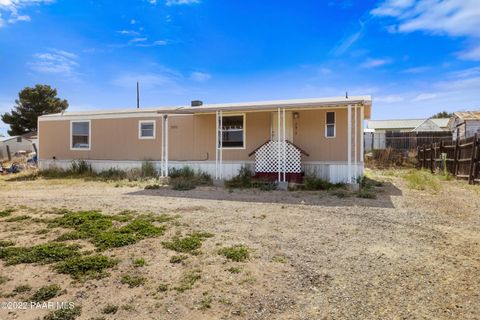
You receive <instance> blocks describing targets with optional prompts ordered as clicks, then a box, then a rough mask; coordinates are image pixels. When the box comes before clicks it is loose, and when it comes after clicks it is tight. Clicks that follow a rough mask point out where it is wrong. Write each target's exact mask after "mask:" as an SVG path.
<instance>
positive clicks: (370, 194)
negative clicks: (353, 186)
mask: <svg viewBox="0 0 480 320" xmlns="http://www.w3.org/2000/svg"><path fill="white" fill-rule="evenodd" d="M357 197H359V198H363V199H376V198H377V195H376V194H375V192H374V191H373V190H371V189H369V188H365V189H360V191H359V192H358V194H357Z"/></svg>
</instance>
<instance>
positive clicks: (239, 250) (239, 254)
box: [218, 245, 250, 262]
mask: <svg viewBox="0 0 480 320" xmlns="http://www.w3.org/2000/svg"><path fill="white" fill-rule="evenodd" d="M218 254H220V255H222V256H224V257H225V258H227V259H230V260H233V261H236V262H240V261H245V260H247V259H248V258H249V257H250V249H249V248H247V247H245V246H243V245H236V246H232V247H227V248H223V249H220V250H219V251H218Z"/></svg>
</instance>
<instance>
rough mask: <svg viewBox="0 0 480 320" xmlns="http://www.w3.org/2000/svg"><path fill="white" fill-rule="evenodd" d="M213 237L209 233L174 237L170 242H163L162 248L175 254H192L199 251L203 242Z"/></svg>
mask: <svg viewBox="0 0 480 320" xmlns="http://www.w3.org/2000/svg"><path fill="white" fill-rule="evenodd" d="M210 237H213V235H212V234H210V233H205V232H195V233H192V234H190V235H187V236H185V237H183V238H180V237H178V236H176V237H174V238H173V239H172V240H171V241H168V242H163V247H164V248H166V249H170V250H173V251H177V252H184V253H194V252H195V251H196V250H198V249H200V247H201V246H202V242H203V240H205V239H206V238H210Z"/></svg>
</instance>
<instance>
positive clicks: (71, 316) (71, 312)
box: [43, 306, 82, 320]
mask: <svg viewBox="0 0 480 320" xmlns="http://www.w3.org/2000/svg"><path fill="white" fill-rule="evenodd" d="M81 313H82V309H81V308H80V307H77V306H75V307H73V308H71V309H58V310H56V311H53V312H51V313H49V314H47V315H46V316H45V317H43V320H75V318H77V317H78V316H80V314H81Z"/></svg>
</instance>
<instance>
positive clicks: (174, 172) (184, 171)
mask: <svg viewBox="0 0 480 320" xmlns="http://www.w3.org/2000/svg"><path fill="white" fill-rule="evenodd" d="M168 175H169V176H170V178H172V179H175V178H193V177H195V171H193V169H192V168H190V167H188V166H185V167H183V168H181V169H176V168H172V169H171V170H170V171H169V172H168Z"/></svg>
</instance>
